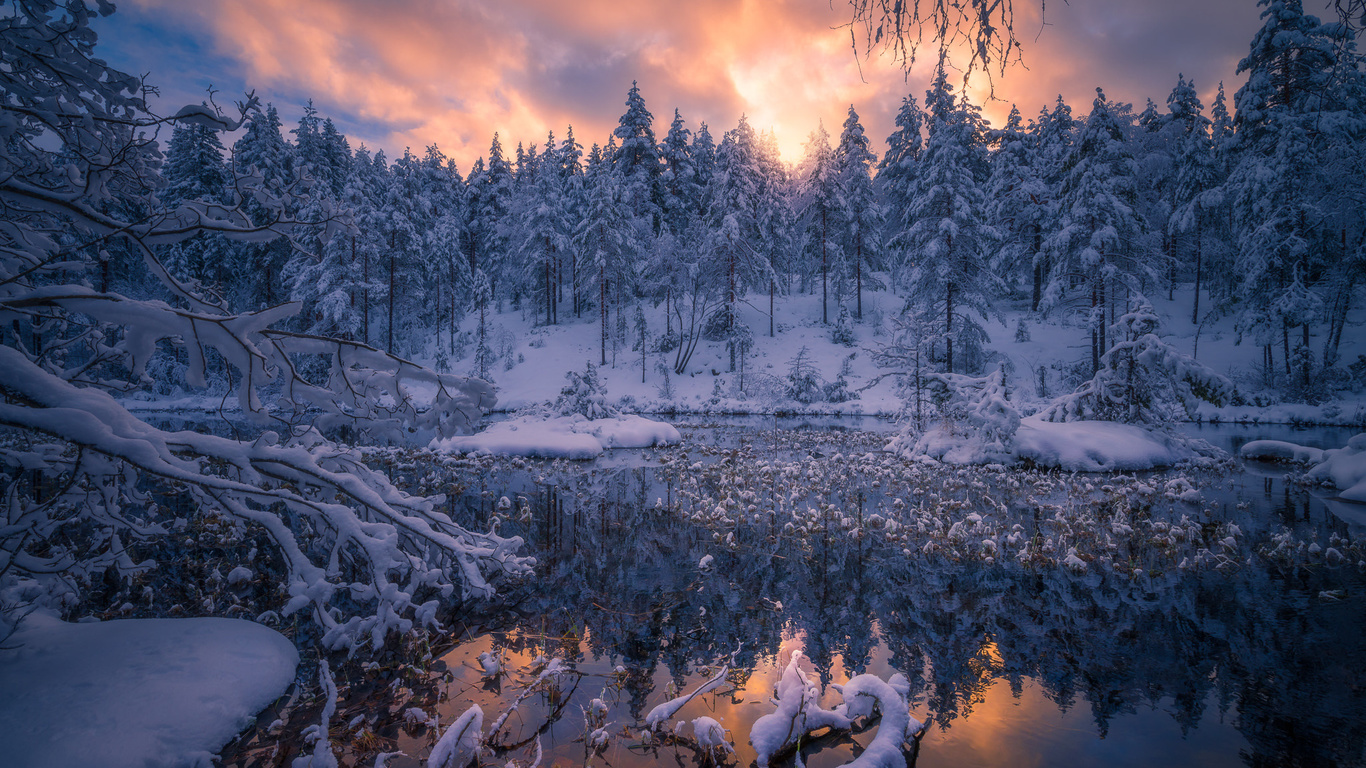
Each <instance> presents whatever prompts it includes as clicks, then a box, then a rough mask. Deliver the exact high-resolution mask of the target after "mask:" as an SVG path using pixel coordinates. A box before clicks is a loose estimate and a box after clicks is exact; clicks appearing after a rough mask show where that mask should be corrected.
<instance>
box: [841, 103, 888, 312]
mask: <svg viewBox="0 0 1366 768" xmlns="http://www.w3.org/2000/svg"><path fill="white" fill-rule="evenodd" d="M876 161H877V156H876V155H874V154H873V152H872V150H870V149H869V148H868V137H867V136H866V135H865V134H864V132H863V124H862V123H860V122H859V117H858V113H857V112H855V111H854V106H853V105H852V104H851V105H849V116H848V117H847V118H845V120H844V130H843V131H842V132H841V133H840V143H839V146H838V147H836V148H835V169H836V172H837V173H838V174H839V190H840V199H841V206H840V207H841V208H842V209H843V211H844V224H845V232H844V249H843V250H844V252H845V253H846V254H848V256H849V261H850V262H852V263H853V265H854V317H856V318H857V319H859V320H862V319H863V284H864V281H865V270H864V265H867V266H868V274H867V275H866V277H867V278H869V279H871V277H872V270H873V269H877V268H878V267H880V266H881V256H882V230H883V227H884V226H885V222H884V220H883V214H882V206H881V205H879V204H878V201H877V194H876V192H875V190H874V189H873V176H872V171H873V165H874V164H875V163H876ZM870 287H873V288H878V287H881V286H878V285H876V284H872V285H870Z"/></svg>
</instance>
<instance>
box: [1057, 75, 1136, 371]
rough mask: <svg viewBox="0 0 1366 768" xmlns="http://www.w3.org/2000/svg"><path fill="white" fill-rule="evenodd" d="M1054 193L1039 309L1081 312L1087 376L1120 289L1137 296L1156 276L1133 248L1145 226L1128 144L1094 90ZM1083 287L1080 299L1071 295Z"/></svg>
mask: <svg viewBox="0 0 1366 768" xmlns="http://www.w3.org/2000/svg"><path fill="white" fill-rule="evenodd" d="M1068 163H1069V166H1070V167H1069V170H1068V171H1067V176H1066V178H1065V179H1064V181H1063V185H1062V189H1061V192H1060V197H1059V203H1060V206H1059V207H1060V210H1059V217H1058V228H1057V230H1056V231H1055V232H1054V233H1053V234H1052V236H1051V237H1050V238H1049V243H1048V246H1049V248H1050V250H1051V251H1052V252H1053V254H1054V258H1053V264H1052V269H1051V271H1050V272H1049V280H1048V288H1047V290H1046V292H1045V294H1044V303H1043V305H1044V306H1045V307H1046V308H1057V307H1062V306H1064V305H1067V304H1070V305H1072V306H1074V307H1075V306H1077V305H1078V304H1080V305H1081V309H1082V310H1084V311H1083V314H1084V315H1085V317H1086V322H1087V324H1088V326H1089V327H1090V328H1091V370H1092V371H1093V372H1095V371H1098V370H1100V359H1101V357H1102V356H1104V354H1105V351H1106V350H1108V349H1109V343H1108V337H1107V335H1106V332H1105V331H1106V325H1107V323H1106V313H1105V310H1106V308H1107V306H1108V305H1109V304H1110V303H1111V302H1113V301H1114V299H1115V298H1116V297H1115V295H1114V294H1115V293H1116V292H1117V291H1119V290H1121V289H1123V290H1124V291H1126V292H1128V293H1130V294H1131V295H1133V294H1141V293H1142V290H1141V288H1142V285H1143V284H1144V283H1154V282H1155V281H1156V279H1157V275H1156V272H1155V271H1154V270H1153V268H1152V265H1151V263H1150V261H1149V259H1148V254H1146V253H1143V252H1142V251H1141V250H1140V249H1139V248H1138V247H1137V246H1138V245H1139V244H1140V235H1141V234H1142V233H1143V232H1144V230H1145V228H1146V227H1147V222H1146V221H1145V220H1144V219H1143V216H1142V214H1141V213H1140V212H1139V210H1138V208H1137V203H1138V197H1137V195H1138V191H1137V182H1136V179H1135V174H1136V173H1137V167H1136V165H1135V163H1134V158H1133V154H1132V152H1131V150H1130V148H1129V145H1128V140H1127V137H1126V134H1125V131H1124V128H1123V126H1121V124H1120V122H1119V120H1118V119H1117V118H1116V116H1115V113H1114V109H1113V106H1112V105H1111V104H1110V102H1108V101H1107V100H1106V99H1105V93H1104V92H1103V91H1101V89H1099V88H1097V89H1096V99H1095V101H1094V102H1093V104H1092V108H1091V114H1090V115H1089V116H1088V117H1087V119H1086V124H1085V126H1084V127H1083V128H1082V129H1081V132H1080V134H1079V135H1078V137H1077V140H1076V143H1075V144H1074V145H1073V148H1072V152H1071V155H1070V159H1069V161H1068ZM1074 286H1083V287H1084V291H1083V292H1080V294H1078V292H1076V291H1074V290H1073V288H1074Z"/></svg>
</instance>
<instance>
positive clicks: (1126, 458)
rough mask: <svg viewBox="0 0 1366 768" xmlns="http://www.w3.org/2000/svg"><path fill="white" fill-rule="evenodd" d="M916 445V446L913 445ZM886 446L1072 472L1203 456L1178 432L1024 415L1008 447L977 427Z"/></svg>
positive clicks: (951, 460) (937, 430)
mask: <svg viewBox="0 0 1366 768" xmlns="http://www.w3.org/2000/svg"><path fill="white" fill-rule="evenodd" d="M912 445H913V447H911V446H912ZM887 449H888V450H890V451H894V452H897V453H900V454H902V455H909V456H913V457H914V456H925V457H929V458H930V459H937V460H939V461H942V462H945V463H947V464H997V463H999V464H1010V463H1016V462H1020V461H1025V460H1028V461H1032V462H1034V463H1035V464H1036V465H1038V466H1041V467H1057V468H1059V469H1063V470H1066V471H1069V472H1130V471H1134V470H1144V469H1155V468H1157V467H1169V466H1172V465H1173V464H1176V463H1178V462H1181V461H1185V460H1187V459H1192V458H1195V457H1196V456H1198V455H1199V454H1198V452H1197V451H1196V450H1194V449H1193V448H1192V447H1191V445H1190V444H1189V443H1187V442H1185V441H1183V440H1182V439H1181V438H1179V437H1175V436H1172V435H1168V434H1164V433H1162V432H1156V431H1153V430H1149V429H1146V428H1144V427H1140V426H1137V425H1134V424H1120V423H1117V422H1111V421H1066V422H1053V421H1044V420H1043V418H1041V417H1040V416H1030V417H1028V418H1025V419H1021V420H1020V422H1019V428H1018V429H1016V431H1015V434H1014V436H1013V438H1012V439H1011V442H1010V445H1009V447H1008V449H1003V448H1001V447H1000V446H996V447H994V448H993V447H991V446H988V445H985V444H984V443H983V441H982V440H981V439H980V437H979V436H978V435H976V434H975V433H974V432H973V431H972V430H950V429H945V428H944V427H934V428H932V429H929V430H927V431H926V432H925V434H924V435H922V436H921V437H920V438H919V439H918V440H916V441H915V442H914V444H911V443H909V442H907V441H906V440H905V439H904V438H897V439H894V440H893V441H892V442H891V443H889V444H888V446H887Z"/></svg>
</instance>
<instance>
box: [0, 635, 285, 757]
mask: <svg viewBox="0 0 1366 768" xmlns="http://www.w3.org/2000/svg"><path fill="white" fill-rule="evenodd" d="M5 646H6V648H7V649H6V650H0V723H5V726H4V729H3V730H4V733H5V736H4V740H5V743H6V746H5V757H4V760H5V761H9V762H7V764H12V765H23V766H29V767H30V768H44V767H45V766H52V767H53V768H71V767H72V766H96V765H98V766H102V768H121V767H122V766H128V767H129V768H133V767H134V766H137V767H138V768H146V767H151V766H167V767H168V768H170V767H171V766H191V765H195V766H199V765H203V766H207V765H209V764H210V759H211V756H212V753H214V752H216V751H217V750H218V749H219V748H220V747H222V746H223V745H224V744H226V743H227V742H228V741H229V740H230V739H231V738H232V737H233V736H234V735H236V734H237V732H238V731H240V730H241V729H242V728H243V727H245V726H246V725H248V724H250V723H251V721H252V719H253V718H254V717H255V716H256V714H257V713H258V712H260V711H261V710H262V709H264V708H265V707H266V706H267V705H268V704H270V702H271V701H274V700H275V699H276V698H278V697H279V696H280V695H281V694H282V693H284V691H285V689H286V688H288V687H289V684H290V683H291V682H292V681H293V680H294V671H295V668H296V667H297V666H298V664H299V655H298V653H297V652H296V651H295V650H294V646H293V644H291V643H290V642H289V640H288V639H286V638H285V636H284V635H281V634H280V633H279V632H276V631H275V630H273V629H270V628H269V627H264V626H261V625H260V624H253V623H252V622H249V621H242V620H239V619H217V618H194V619H127V620H120V621H109V622H102V623H92V624H70V623H66V622H63V621H60V620H58V619H56V618H54V617H51V616H46V615H40V614H33V615H31V616H29V617H28V618H27V619H26V620H25V621H24V623H23V624H22V625H21V626H20V628H19V630H18V632H17V633H16V634H15V635H14V636H13V637H11V638H10V639H9V640H8V641H7V642H6V643H5Z"/></svg>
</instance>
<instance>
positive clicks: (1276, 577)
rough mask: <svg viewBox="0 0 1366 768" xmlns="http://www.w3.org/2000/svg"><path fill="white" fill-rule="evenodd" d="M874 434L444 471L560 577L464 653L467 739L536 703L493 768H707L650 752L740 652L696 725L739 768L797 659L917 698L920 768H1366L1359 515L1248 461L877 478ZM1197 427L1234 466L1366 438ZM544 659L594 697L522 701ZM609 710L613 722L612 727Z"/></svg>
mask: <svg viewBox="0 0 1366 768" xmlns="http://www.w3.org/2000/svg"><path fill="white" fill-rule="evenodd" d="M853 421H854V420H851V419H843V420H828V421H826V420H811V419H808V420H802V421H801V422H800V423H794V422H791V421H787V422H783V423H777V422H774V421H773V420H772V419H767V420H765V419H762V418H755V419H749V420H726V421H717V420H697V421H695V422H693V423H691V424H685V425H684V427H685V432H686V434H685V447H682V448H676V449H669V450H659V451H638V452H618V453H617V454H616V455H614V456H612V457H609V458H608V459H606V460H600V461H598V462H592V463H587V464H584V463H568V462H535V461H532V462H522V461H508V460H497V461H494V460H477V461H465V460H459V461H452V462H449V463H448V464H447V465H446V466H444V467H442V468H441V469H440V470H439V471H438V472H437V473H436V475H435V476H433V475H432V474H431V473H430V472H429V473H428V474H427V475H426V479H425V481H424V482H425V483H426V488H424V490H436V489H440V488H442V486H443V485H448V486H449V487H451V488H453V489H454V490H455V491H456V493H455V494H453V497H452V513H453V515H454V516H455V517H457V518H458V519H459V520H460V521H461V522H463V523H465V524H469V525H489V524H490V523H491V522H492V521H493V520H494V518H496V522H497V524H498V525H499V526H500V531H502V532H503V533H516V534H518V535H522V536H524V537H525V538H526V540H527V547H528V550H529V551H530V552H531V553H532V554H534V555H536V556H537V558H538V560H539V565H538V567H537V579H536V581H534V582H530V583H527V584H524V585H520V586H515V587H513V586H509V587H508V588H507V589H506V590H505V592H504V595H503V602H501V603H500V604H499V605H498V606H495V607H493V608H491V609H490V610H488V611H487V612H486V613H484V614H483V615H481V616H480V617H479V620H478V621H474V622H471V624H470V625H469V626H467V627H465V628H464V629H463V630H462V634H461V640H460V642H459V643H458V644H457V645H456V646H455V647H454V648H453V649H451V650H450V651H449V652H447V653H446V654H445V655H444V656H443V657H442V661H443V662H444V663H445V665H446V667H447V670H448V674H447V679H446V680H445V681H443V682H442V683H441V684H440V686H439V688H440V690H439V695H440V697H441V701H440V702H439V703H436V704H435V708H436V710H437V711H439V713H440V716H441V722H442V723H443V724H445V723H449V722H451V721H452V720H453V719H454V718H455V717H456V716H458V715H459V714H460V713H461V712H463V711H464V710H465V709H466V708H467V707H469V706H470V705H471V704H478V705H480V707H481V708H482V709H483V711H484V713H485V726H486V727H487V726H488V725H489V724H490V722H491V721H492V720H494V719H495V718H496V717H497V716H498V715H499V713H501V712H503V711H504V710H506V709H507V708H508V706H509V705H510V704H511V703H512V702H513V701H515V700H517V699H518V698H519V697H521V700H520V703H519V704H518V706H517V709H516V711H515V712H514V713H513V714H512V715H511V716H509V717H508V719H507V721H506V725H505V726H504V727H503V728H502V729H501V730H500V734H499V736H498V737H497V738H496V739H495V740H494V741H495V743H497V744H499V745H502V746H505V747H509V748H508V749H505V750H496V751H495V752H494V753H493V754H491V755H488V756H486V762H487V763H488V764H496V765H502V764H504V763H507V762H509V761H516V762H517V763H519V764H521V765H527V764H528V763H530V762H531V761H532V759H533V754H534V750H535V743H536V741H537V740H538V739H539V741H540V744H541V746H542V748H543V749H544V752H545V755H544V759H543V762H542V765H584V764H592V765H610V766H645V765H684V766H691V765H701V764H705V762H706V760H708V759H710V758H709V757H707V756H706V755H704V753H703V752H702V751H700V750H699V749H698V748H697V746H696V744H695V742H692V741H691V740H690V739H689V738H687V737H688V736H691V734H692V728H691V727H690V726H689V727H688V728H687V729H686V730H685V731H684V734H683V737H682V738H662V737H660V736H653V737H647V736H645V735H644V734H642V725H643V719H644V716H645V714H646V713H648V712H649V710H650V709H651V708H653V707H654V706H655V705H656V704H659V703H661V702H663V701H665V700H667V699H669V698H672V697H673V696H676V695H678V694H679V693H683V692H687V691H689V690H691V689H692V688H694V687H696V686H697V685H698V684H700V683H701V682H703V681H704V680H706V679H707V678H708V677H710V675H711V674H713V673H714V671H715V670H716V669H718V668H719V666H720V665H721V664H722V663H723V662H724V661H725V660H726V659H727V658H728V657H729V656H730V655H731V653H732V651H734V650H735V649H736V648H737V647H738V648H739V649H740V650H739V652H738V653H737V654H735V666H734V669H733V670H732V672H731V675H730V678H729V681H730V682H729V684H727V685H725V686H723V687H722V688H721V689H719V690H718V691H716V692H714V693H710V694H707V695H704V696H701V697H698V698H697V699H694V700H693V701H691V702H690V703H689V704H688V705H687V706H686V707H685V708H684V709H683V710H681V711H680V712H679V713H678V719H679V720H683V721H687V720H691V719H693V718H696V717H699V716H707V717H711V718H714V719H716V720H718V721H719V722H720V723H721V724H722V725H723V726H724V727H725V728H727V729H728V734H727V735H728V737H729V741H730V742H731V743H732V744H733V746H734V750H735V753H734V755H726V756H721V757H720V760H721V762H722V763H723V764H733V765H740V766H747V765H750V764H751V763H752V761H753V759H754V752H753V750H752V748H751V747H750V745H749V743H748V735H749V729H750V726H751V725H752V724H753V722H754V721H755V720H756V719H757V718H758V717H760V716H762V715H764V714H767V713H768V712H770V711H772V705H771V704H770V703H769V701H768V700H769V697H770V696H771V695H772V693H773V688H774V684H775V683H776V681H777V680H778V679H779V676H780V674H781V671H782V669H783V667H784V666H785V665H786V664H787V662H788V661H789V659H790V658H791V656H792V654H793V652H794V651H795V650H801V651H802V653H803V654H804V656H805V657H806V658H805V660H804V661H803V662H802V664H803V668H804V669H805V670H806V671H807V673H808V674H809V675H810V677H811V679H812V680H813V681H815V682H817V683H818V684H819V685H820V686H821V687H822V703H823V704H824V705H825V706H827V707H832V706H833V705H835V704H837V703H838V702H839V696H838V694H837V693H836V692H835V691H834V689H833V688H832V687H831V684H838V683H840V682H843V681H845V680H847V679H848V678H849V677H850V676H852V675H854V674H858V673H863V672H871V673H874V674H877V675H879V676H882V677H884V678H886V677H888V676H889V675H891V674H892V673H893V672H901V673H904V674H906V675H907V676H908V677H909V678H910V680H911V682H912V694H911V704H912V711H913V713H914V714H915V715H916V716H917V717H919V718H920V719H922V720H927V721H930V722H931V727H930V729H929V730H928V732H927V734H926V736H925V737H924V740H923V742H922V743H921V745H920V748H919V750H918V753H917V754H916V755H915V756H914V760H915V765H917V766H1034V765H1038V766H1055V765H1070V766H1086V765H1105V766H1124V765H1133V766H1151V765H1161V766H1164V767H1167V768H1174V767H1175V766H1224V765H1228V766H1234V765H1244V766H1272V765H1277V766H1281V765H1304V766H1354V765H1363V764H1366V609H1364V607H1366V578H1363V572H1366V565H1358V562H1359V560H1360V558H1361V557H1362V543H1363V542H1362V538H1363V537H1366V527H1364V526H1363V525H1362V524H1363V523H1364V522H1366V515H1362V514H1361V510H1360V506H1359V505H1350V504H1343V503H1342V502H1336V501H1333V500H1332V499H1331V498H1330V497H1331V494H1330V493H1326V492H1324V491H1322V490H1318V489H1307V488H1303V487H1300V486H1297V485H1295V484H1294V483H1291V482H1287V480H1286V477H1285V476H1286V473H1287V470H1286V468H1284V467H1277V466H1271V465H1255V466H1244V465H1243V464H1242V463H1241V462H1235V463H1233V464H1232V465H1229V466H1225V467H1222V468H1216V469H1211V470H1203V471H1194V472H1187V473H1176V472H1164V473H1150V474H1145V475H1141V476H1133V475H1127V476H1070V475H1060V474H1057V473H1019V472H997V473H990V472H981V471H978V470H968V471H958V470H942V469H927V468H917V467H912V466H909V465H906V464H904V463H901V462H898V461H896V460H893V459H891V458H890V457H887V456H886V455H885V454H880V453H879V448H880V445H881V444H882V442H883V441H884V440H885V436H886V435H885V433H886V432H887V427H886V426H885V424H883V423H881V422H877V421H875V420H871V419H864V420H859V422H860V423H858V424H854V423H852V422H853ZM864 422H867V423H864ZM1190 430H1191V431H1192V433H1194V434H1196V435H1198V436H1200V437H1202V438H1204V439H1207V440H1209V441H1210V442H1212V443H1215V444H1216V445H1220V446H1221V447H1223V448H1225V449H1228V450H1236V448H1237V447H1238V446H1239V445H1241V443H1242V442H1245V441H1246V440H1249V439H1262V438H1275V439H1289V440H1295V441H1297V442H1301V443H1307V444H1321V445H1323V446H1324V447H1333V446H1338V445H1342V444H1343V443H1345V442H1346V438H1347V437H1349V436H1350V434H1351V431H1350V430H1322V429H1321V430H1307V431H1306V430H1293V429H1291V428H1282V427H1257V428H1248V427H1240V426H1236V425H1221V426H1214V427H1210V426H1205V427H1191V428H1190ZM1339 433H1340V434H1339ZM1192 490H1193V491H1194V493H1191V492H1190V491H1192ZM504 497H506V498H507V500H508V502H509V503H510V507H509V508H500V507H504V506H505V505H500V503H499V501H500V500H501V499H503V498H504ZM893 521H896V524H893ZM988 542H989V543H988ZM1330 550H1331V553H1336V554H1331V553H1330ZM1069 551H1070V552H1072V553H1075V554H1078V555H1080V562H1081V563H1082V566H1081V567H1080V568H1077V567H1069V566H1067V565H1066V564H1064V560H1065V557H1064V555H1065V553H1068V552H1069ZM707 556H710V558H711V561H710V563H708V564H707V565H706V566H701V565H700V561H702V560H703V558H704V557H707ZM483 653H491V654H494V655H496V656H498V657H499V658H500V661H501V667H502V671H501V672H500V673H499V674H498V675H496V676H492V677H490V676H488V675H486V674H485V673H484V671H483V669H482V667H481V663H480V661H479V656H480V655H481V654H483ZM539 657H547V658H555V657H558V658H562V659H564V660H565V661H566V662H568V663H569V665H570V666H571V667H572V669H573V672H572V674H568V675H564V676H560V677H559V678H557V680H556V681H555V682H554V684H547V683H542V684H540V685H539V686H537V687H535V688H534V689H533V691H532V692H531V693H528V694H526V695H525V696H522V694H523V693H524V692H525V691H526V690H527V689H528V687H530V686H531V685H532V682H533V681H534V677H533V675H532V671H533V670H535V669H536V668H537V665H536V663H535V661H536V660H537V659H538V658H539ZM593 699H601V700H602V702H603V703H604V704H606V706H607V711H606V713H605V715H603V716H601V717H599V718H598V719H595V720H594V721H593V723H592V724H589V723H588V721H589V720H590V719H592V718H591V717H590V715H589V714H588V713H589V712H591V710H592V705H591V702H592V700H593ZM418 703H421V702H418ZM394 706H395V708H396V709H397V708H398V707H399V706H400V705H399V704H395V705H394ZM597 727H603V728H604V729H605V730H606V731H607V732H609V733H610V734H611V739H610V741H608V742H607V744H606V746H605V747H604V748H602V749H600V750H594V749H590V748H589V747H588V746H587V738H588V735H589V734H590V732H591V731H593V730H594V729H595V728H597ZM873 734H874V729H873V728H869V729H867V730H866V731H864V732H862V733H857V734H854V735H852V736H851V735H848V734H832V735H829V736H827V737H825V738H819V739H815V740H812V741H810V742H808V743H807V744H805V745H804V747H803V749H802V759H803V761H804V762H805V764H806V765H809V766H813V767H818V766H835V765H841V764H843V763H845V762H847V761H849V760H850V759H852V758H853V757H854V756H856V755H857V754H858V752H859V751H860V749H861V745H863V744H866V743H868V741H869V740H870V739H871V738H872V737H873ZM433 738H434V733H433V732H432V730H431V729H426V730H424V729H420V728H419V729H416V730H405V731H402V732H401V733H400V735H399V746H400V747H401V748H402V749H403V750H404V751H405V752H407V753H408V755H410V756H415V757H419V756H422V755H425V754H426V752H427V750H429V749H430V745H431V743H432V740H433ZM405 760H406V762H405ZM365 764H368V762H367V763H365ZM389 764H390V765H391V766H403V765H416V764H417V763H416V761H415V760H414V759H413V758H397V759H394V760H391V761H390V763H389ZM781 764H787V765H791V764H792V759H791V758H788V759H787V760H786V761H785V763H781Z"/></svg>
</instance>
